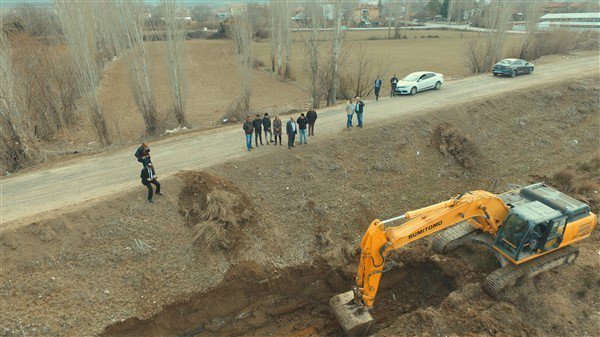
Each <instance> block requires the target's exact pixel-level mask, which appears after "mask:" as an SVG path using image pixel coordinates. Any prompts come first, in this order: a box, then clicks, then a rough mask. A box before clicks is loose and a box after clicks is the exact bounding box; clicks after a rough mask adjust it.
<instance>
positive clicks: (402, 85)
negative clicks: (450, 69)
mask: <svg viewBox="0 0 600 337" xmlns="http://www.w3.org/2000/svg"><path fill="white" fill-rule="evenodd" d="M442 84H444V75H442V74H438V73H434V72H431V71H418V72H416V73H412V74H410V75H408V76H406V77H405V78H403V79H402V80H400V81H399V82H398V85H397V86H396V92H395V94H396V95H408V94H410V95H414V94H416V93H417V92H419V91H425V90H429V89H435V90H440V88H441V87H442Z"/></svg>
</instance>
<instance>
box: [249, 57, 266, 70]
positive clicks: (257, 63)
mask: <svg viewBox="0 0 600 337" xmlns="http://www.w3.org/2000/svg"><path fill="white" fill-rule="evenodd" d="M264 66H265V63H264V62H263V61H262V60H259V59H254V61H252V68H262V67H264Z"/></svg>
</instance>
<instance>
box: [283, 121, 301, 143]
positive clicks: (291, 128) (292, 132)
mask: <svg viewBox="0 0 600 337" xmlns="http://www.w3.org/2000/svg"><path fill="white" fill-rule="evenodd" d="M297 132H298V127H297V125H296V122H294V117H290V120H289V121H288V122H287V124H286V125H285V133H286V134H287V136H288V149H291V148H293V147H295V146H294V140H295V139H296V133H297Z"/></svg>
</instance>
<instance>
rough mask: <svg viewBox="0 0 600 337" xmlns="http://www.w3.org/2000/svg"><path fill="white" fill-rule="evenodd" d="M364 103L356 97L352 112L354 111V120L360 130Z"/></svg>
mask: <svg viewBox="0 0 600 337" xmlns="http://www.w3.org/2000/svg"><path fill="white" fill-rule="evenodd" d="M364 106H365V103H364V102H363V101H362V99H360V97H356V105H355V106H354V111H356V118H357V119H358V127H359V128H361V129H362V126H363V111H364V109H363V108H364Z"/></svg>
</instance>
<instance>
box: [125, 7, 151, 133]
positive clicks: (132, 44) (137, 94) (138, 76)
mask: <svg viewBox="0 0 600 337" xmlns="http://www.w3.org/2000/svg"><path fill="white" fill-rule="evenodd" d="M116 1H117V4H118V7H119V22H120V25H121V30H122V32H123V35H124V37H125V43H126V46H127V48H129V55H128V56H129V58H128V62H129V73H130V84H131V87H132V90H133V95H134V100H135V103H136V105H137V107H138V110H139V111H140V114H141V115H142V118H143V119H144V123H145V125H146V132H148V133H149V134H154V133H155V132H156V130H157V123H158V118H157V113H156V105H155V103H154V92H153V91H152V85H151V82H150V73H149V69H148V68H149V66H148V60H147V52H146V46H145V44H144V38H143V34H142V28H143V26H142V25H143V22H142V21H141V20H142V17H141V14H142V13H141V7H140V3H137V2H133V1H128V0H116Z"/></svg>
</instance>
